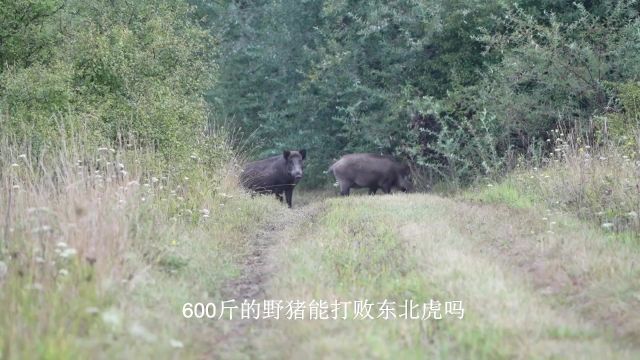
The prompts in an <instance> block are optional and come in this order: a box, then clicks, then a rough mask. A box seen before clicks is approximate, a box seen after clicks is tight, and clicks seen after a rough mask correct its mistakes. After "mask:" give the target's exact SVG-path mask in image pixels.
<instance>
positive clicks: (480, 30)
mask: <svg viewBox="0 0 640 360" xmlns="http://www.w3.org/2000/svg"><path fill="white" fill-rule="evenodd" d="M200 5H202V6H201V7H200V10H199V11H200V14H201V15H203V16H204V15H206V16H207V18H208V19H209V24H211V25H212V26H214V25H213V24H215V27H216V31H217V32H218V33H219V34H220V38H221V39H222V43H221V47H222V51H221V52H220V54H221V56H220V57H219V63H220V76H221V79H220V83H219V86H217V87H215V88H214V89H213V90H212V91H211V92H210V94H209V100H210V102H211V103H212V104H213V106H214V107H215V108H216V110H217V111H218V113H219V114H221V115H222V116H224V117H226V118H227V119H228V121H229V122H231V123H233V124H237V125H238V126H239V127H240V128H242V129H243V130H244V131H245V134H247V136H249V138H250V139H251V140H250V144H254V145H255V144H257V145H256V148H257V149H256V150H258V151H256V156H265V155H267V154H268V153H276V152H279V151H280V149H281V148H284V147H301V146H304V147H308V148H309V149H310V152H309V155H310V156H309V168H308V171H307V174H308V176H307V179H306V180H305V183H306V184H308V185H314V184H321V183H325V182H326V181H327V180H328V178H327V177H326V176H325V175H323V174H322V171H323V170H325V169H326V168H327V167H328V165H329V164H330V163H331V159H332V158H336V157H338V156H340V155H341V154H343V153H347V152H353V151H374V152H384V153H391V154H395V155H397V156H399V157H402V158H405V159H407V160H409V161H410V162H411V163H412V164H413V165H414V168H415V170H417V172H419V173H423V174H426V175H428V180H429V181H427V182H433V181H435V180H438V179H446V180H449V181H454V182H459V183H465V182H469V181H473V180H474V179H477V178H478V177H484V176H494V175H497V174H500V173H502V172H503V171H504V170H505V169H508V168H509V166H510V165H512V164H513V163H514V160H515V159H516V158H518V157H520V156H526V157H527V158H528V159H534V160H535V159H536V158H540V156H541V155H542V154H543V153H544V152H545V151H549V150H553V144H549V143H548V142H547V141H546V140H547V138H548V133H549V131H551V130H554V129H556V128H558V127H560V128H563V129H567V130H570V131H575V133H576V134H579V136H580V137H582V138H584V139H586V141H590V142H598V141H600V140H601V137H602V133H603V131H604V132H606V131H607V128H606V127H605V126H603V125H602V124H603V123H604V122H607V121H611V119H613V118H617V117H620V118H629V116H626V115H625V116H619V115H620V114H625V113H626V112H629V109H630V108H629V107H628V106H627V108H625V106H624V105H623V102H624V101H622V102H621V101H620V100H621V99H624V97H625V96H627V95H625V94H628V93H630V92H633V91H636V92H637V89H638V85H637V81H638V80H640V67H639V66H638V64H640V58H639V57H640V20H639V18H638V9H639V5H638V3H637V2H636V1H633V0H623V1H582V2H576V3H570V2H557V1H546V0H521V1H516V2H515V4H514V3H513V2H506V1H501V0H492V1H443V0H429V1H415V0H397V1H378V0H374V1H367V2H361V1H348V0H343V1H322V0H307V1H293V0H264V1H255V2H246V1H227V2H218V3H216V4H215V5H208V6H207V4H205V3H204V2H203V3H202V4H200ZM634 89H635V90H634ZM629 96H630V95H629ZM627 97H628V96H627ZM631 117H633V116H631Z"/></svg>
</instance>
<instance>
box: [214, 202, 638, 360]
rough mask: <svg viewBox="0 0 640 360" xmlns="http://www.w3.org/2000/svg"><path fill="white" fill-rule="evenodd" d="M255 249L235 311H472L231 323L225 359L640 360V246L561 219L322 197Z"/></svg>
mask: <svg viewBox="0 0 640 360" xmlns="http://www.w3.org/2000/svg"><path fill="white" fill-rule="evenodd" d="M321 218H322V222H319V219H321ZM249 249H250V251H248V253H247V255H246V256H245V257H244V258H243V260H242V265H241V266H242V271H241V274H240V276H238V277H237V278H235V279H233V280H231V281H229V282H228V283H227V284H225V286H224V289H223V297H224V299H235V300H236V301H237V304H239V303H241V302H242V301H243V300H244V299H250V300H251V299H255V300H257V301H261V300H263V299H289V298H292V299H294V298H295V299H297V298H302V299H303V300H307V301H309V299H313V298H318V299H328V300H332V299H337V298H340V299H341V300H346V301H350V300H357V299H360V298H362V297H366V298H369V299H374V300H380V299H395V300H396V301H401V300H403V299H406V298H411V299H415V300H418V301H427V300H428V299H430V298H434V297H435V298H440V299H442V300H444V301H447V300H459V301H461V302H462V303H463V304H465V311H466V314H467V315H465V318H464V320H460V321H451V320H449V321H443V322H433V321H431V322H430V321H421V322H417V321H400V320H395V321H387V322H380V321H371V322H367V321H317V320H316V321H286V320H281V321H264V320H239V319H234V320H233V321H229V322H227V323H226V325H225V326H228V328H226V329H225V331H224V335H222V336H219V337H218V338H217V339H216V340H215V344H214V346H213V350H212V352H211V354H212V355H214V356H215V357H216V358H222V359H236V358H283V357H309V358H316V357H324V358H327V357H334V358H388V357H390V356H391V355H392V354H393V355H399V357H403V356H402V354H404V355H407V357H409V358H412V357H414V356H415V354H421V355H424V356H429V357H433V358H450V357H449V356H454V357H455V356H462V357H467V356H472V357H487V358H494V357H503V358H588V357H596V358H636V357H635V356H636V355H637V354H638V351H639V347H638V345H639V343H638V341H637V336H638V334H640V332H639V329H640V326H639V324H640V317H638V316H637V315H635V314H637V312H636V311H635V309H636V308H637V306H638V305H640V302H638V301H640V296H638V294H640V293H638V289H640V280H638V277H637V274H638V273H639V268H638V259H640V255H639V251H638V249H635V248H632V247H627V246H625V245H622V244H619V243H615V242H614V243H612V242H611V241H610V240H607V238H606V237H604V236H603V233H602V232H601V231H599V230H598V229H593V228H590V227H588V226H586V225H585V224H583V223H579V222H577V220H575V219H572V218H571V217H568V216H564V215H562V214H554V213H546V212H543V213H539V210H535V209H527V210H522V209H520V210H516V209H511V208H508V207H506V206H502V205H491V204H479V203H471V202H468V201H464V200H459V199H451V198H441V197H438V196H431V195H426V194H414V195H406V196H405V195H400V196H379V197H369V196H366V197H365V196H360V197H357V196H355V197H351V198H348V199H332V200H329V201H322V200H320V199H315V201H312V202H309V203H307V204H306V205H304V206H301V207H299V208H296V209H294V210H286V211H283V212H282V213H281V214H279V215H277V216H275V217H274V219H273V220H272V221H271V222H269V223H268V224H266V225H265V226H264V227H263V228H262V229H260V230H259V231H258V232H257V233H256V234H255V235H254V236H253V237H252V239H251V241H250V246H249ZM238 314H239V312H238ZM238 317H239V316H238ZM307 320H311V319H307ZM379 344H384V345H379ZM411 354H413V355H411Z"/></svg>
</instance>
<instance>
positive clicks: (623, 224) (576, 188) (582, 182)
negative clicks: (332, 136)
mask: <svg viewBox="0 0 640 360" xmlns="http://www.w3.org/2000/svg"><path fill="white" fill-rule="evenodd" d="M626 136H627V137H628V138H629V139H631V140H630V141H628V142H626V146H624V147H622V146H619V145H617V144H616V143H614V142H613V141H604V142H603V143H601V144H600V145H591V146H590V145H587V144H589V142H587V141H584V139H581V138H579V137H576V136H575V135H574V134H572V133H571V132H570V131H567V130H566V129H556V130H555V131H553V132H551V134H550V136H549V140H547V141H548V142H549V143H551V144H553V145H554V146H553V147H552V151H551V152H550V153H548V154H547V155H546V156H545V157H544V159H543V161H542V162H541V164H539V165H538V166H533V165H530V164H527V165H520V166H518V167H517V168H516V169H515V171H514V172H513V173H512V174H510V175H509V176H507V177H506V178H505V179H503V180H502V181H501V182H499V183H498V184H487V185H486V188H485V189H483V190H482V192H481V193H480V195H478V197H479V198H481V199H484V200H490V201H499V202H506V203H508V204H510V205H514V206H516V207H531V206H534V205H535V204H536V203H541V204H543V205H544V206H545V207H546V208H548V209H559V210H562V211H566V212H569V213H573V214H576V215H577V216H578V217H579V218H581V219H584V220H586V221H589V222H592V223H595V224H597V225H598V226H600V227H602V228H603V229H604V230H606V231H611V232H614V233H617V234H620V235H621V236H622V237H624V238H628V239H633V240H634V241H638V240H640V219H639V218H638V216H639V214H640V158H639V155H638V154H640V148H638V145H637V144H640V131H638V129H635V128H630V129H629V131H628V132H627V134H626ZM631 145H633V146H631ZM472 197H473V196H472Z"/></svg>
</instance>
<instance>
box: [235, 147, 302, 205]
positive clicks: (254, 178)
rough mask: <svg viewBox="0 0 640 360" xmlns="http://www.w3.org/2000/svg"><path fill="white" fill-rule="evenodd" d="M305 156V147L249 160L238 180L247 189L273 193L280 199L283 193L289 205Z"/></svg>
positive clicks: (299, 178)
mask: <svg viewBox="0 0 640 360" xmlns="http://www.w3.org/2000/svg"><path fill="white" fill-rule="evenodd" d="M306 157H307V151H306V150H305V149H302V150H298V151H295V150H291V151H290V150H284V151H283V152H282V155H277V156H272V157H270V158H266V159H263V160H258V161H254V162H250V163H248V164H247V165H246V166H245V167H244V170H243V171H242V175H241V176H240V181H241V183H242V185H243V186H244V187H246V188H247V189H250V190H252V191H255V192H257V193H272V194H275V195H276V198H278V199H279V200H280V201H283V199H282V193H284V195H285V197H286V199H287V205H289V207H291V197H292V195H293V188H295V187H296V185H297V184H298V182H299V181H300V180H301V179H302V172H303V168H304V159H305V158H306Z"/></svg>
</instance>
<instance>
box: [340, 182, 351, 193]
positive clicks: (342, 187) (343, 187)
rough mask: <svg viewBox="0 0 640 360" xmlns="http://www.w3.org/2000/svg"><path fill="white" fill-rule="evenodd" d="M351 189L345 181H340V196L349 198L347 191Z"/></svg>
mask: <svg viewBox="0 0 640 360" xmlns="http://www.w3.org/2000/svg"><path fill="white" fill-rule="evenodd" d="M350 188H351V184H350V183H348V182H347V181H344V180H343V181H340V195H342V196H349V189H350Z"/></svg>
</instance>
